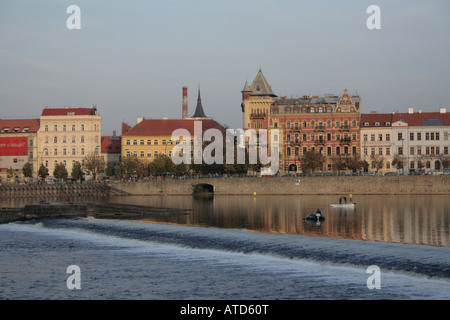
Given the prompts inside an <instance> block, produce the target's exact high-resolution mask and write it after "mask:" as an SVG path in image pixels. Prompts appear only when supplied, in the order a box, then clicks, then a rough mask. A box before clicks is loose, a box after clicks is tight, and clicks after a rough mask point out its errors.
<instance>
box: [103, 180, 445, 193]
mask: <svg viewBox="0 0 450 320" xmlns="http://www.w3.org/2000/svg"><path fill="white" fill-rule="evenodd" d="M197 184H210V185H213V186H214V193H215V194H224V195H226V194H229V195H233V194H254V193H256V194H284V195H288V194H294V195H300V194H307V195H308V194H330V195H333V194H391V195H395V194H450V176H449V175H441V176H386V177H383V176H326V177H320V176H318V177H298V178H292V177H291V178H288V177H283V178H281V177H280V178H278V177H264V178H256V177H255V178H205V179H188V180H170V179H169V180H158V181H148V182H132V183H112V184H110V185H111V186H114V188H116V189H119V190H122V191H125V192H127V193H130V194H134V195H173V194H180V195H189V194H192V192H193V188H194V186H195V185H197Z"/></svg>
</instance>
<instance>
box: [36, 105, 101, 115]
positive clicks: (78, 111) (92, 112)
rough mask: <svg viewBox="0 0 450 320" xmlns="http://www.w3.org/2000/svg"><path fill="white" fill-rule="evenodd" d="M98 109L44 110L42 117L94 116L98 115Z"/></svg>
mask: <svg viewBox="0 0 450 320" xmlns="http://www.w3.org/2000/svg"><path fill="white" fill-rule="evenodd" d="M97 114H98V113H97V108H96V107H92V108H44V110H42V116H67V115H76V116H93V115H97Z"/></svg>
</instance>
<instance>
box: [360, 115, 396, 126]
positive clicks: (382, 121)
mask: <svg viewBox="0 0 450 320" xmlns="http://www.w3.org/2000/svg"><path fill="white" fill-rule="evenodd" d="M387 122H389V123H390V124H389V125H386V123H387ZM366 123H369V125H368V126H367V125H366ZM375 123H378V124H379V125H378V126H377V127H386V126H390V125H391V124H392V113H369V114H362V115H361V124H360V127H361V128H364V127H375Z"/></svg>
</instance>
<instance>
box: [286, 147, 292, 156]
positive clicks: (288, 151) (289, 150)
mask: <svg viewBox="0 0 450 320" xmlns="http://www.w3.org/2000/svg"><path fill="white" fill-rule="evenodd" d="M286 155H287V156H290V155H291V148H287V149H286Z"/></svg>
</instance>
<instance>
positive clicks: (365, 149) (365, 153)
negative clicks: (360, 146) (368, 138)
mask: <svg viewBox="0 0 450 320" xmlns="http://www.w3.org/2000/svg"><path fill="white" fill-rule="evenodd" d="M364 155H365V156H367V148H364Z"/></svg>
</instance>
